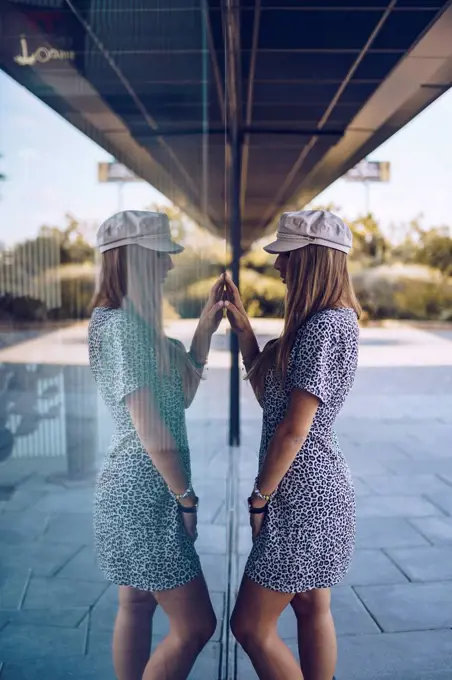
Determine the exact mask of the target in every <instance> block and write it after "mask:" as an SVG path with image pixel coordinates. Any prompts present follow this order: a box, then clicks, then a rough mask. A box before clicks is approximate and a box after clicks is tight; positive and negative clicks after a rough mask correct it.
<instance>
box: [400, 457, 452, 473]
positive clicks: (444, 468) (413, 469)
mask: <svg viewBox="0 0 452 680" xmlns="http://www.w3.org/2000/svg"><path fill="white" fill-rule="evenodd" d="M387 467H388V470H389V471H390V472H394V474H396V475H401V476H402V477H403V476H405V475H406V474H407V465H406V463H401V462H400V461H394V462H393V463H392V462H390V461H388V463H387ZM409 472H410V475H414V474H430V473H432V472H433V473H435V474H438V475H443V474H447V475H450V474H452V458H451V459H447V458H440V457H435V456H431V457H430V458H425V459H423V460H413V461H411V462H410V464H409Z"/></svg>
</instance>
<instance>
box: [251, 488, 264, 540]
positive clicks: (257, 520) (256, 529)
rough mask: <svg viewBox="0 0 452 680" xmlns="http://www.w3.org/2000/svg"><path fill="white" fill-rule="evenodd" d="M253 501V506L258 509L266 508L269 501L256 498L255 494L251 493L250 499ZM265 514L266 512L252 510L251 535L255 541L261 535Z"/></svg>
mask: <svg viewBox="0 0 452 680" xmlns="http://www.w3.org/2000/svg"><path fill="white" fill-rule="evenodd" d="M248 502H249V503H251V506H252V508H256V509H263V508H265V509H266V506H267V501H264V500H262V499H260V498H256V497H255V496H253V495H251V497H250V499H249V501H248ZM265 515H266V512H259V513H254V512H250V526H251V536H252V539H253V543H254V541H255V540H256V538H257V537H258V536H259V534H260V532H261V530H262V527H263V524H264V521H265Z"/></svg>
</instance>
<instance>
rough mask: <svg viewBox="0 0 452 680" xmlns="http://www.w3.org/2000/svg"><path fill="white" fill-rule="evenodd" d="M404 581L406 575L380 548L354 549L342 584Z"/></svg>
mask: <svg viewBox="0 0 452 680" xmlns="http://www.w3.org/2000/svg"><path fill="white" fill-rule="evenodd" d="M421 549H422V548H421ZM406 581H407V578H406V576H404V575H403V573H402V572H401V571H400V570H399V569H397V567H396V566H395V565H394V564H393V563H392V562H391V560H390V559H389V558H388V557H387V556H386V555H385V554H384V553H382V552H381V550H355V554H354V555H353V560H352V564H351V567H350V570H349V571H348V573H347V575H346V577H345V579H344V580H343V584H344V585H345V584H346V585H350V586H357V585H370V584H378V585H382V584H384V583H406Z"/></svg>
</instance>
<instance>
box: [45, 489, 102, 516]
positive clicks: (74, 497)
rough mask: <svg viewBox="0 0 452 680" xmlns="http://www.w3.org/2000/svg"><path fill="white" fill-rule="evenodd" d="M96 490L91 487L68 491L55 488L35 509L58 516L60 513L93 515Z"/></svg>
mask: <svg viewBox="0 0 452 680" xmlns="http://www.w3.org/2000/svg"><path fill="white" fill-rule="evenodd" d="M93 493H94V490H93V489H92V488H90V487H88V488H82V489H77V488H76V489H71V488H69V489H67V488H61V487H56V486H55V485H54V486H53V489H51V490H50V491H48V492H47V493H46V494H45V495H44V496H43V497H42V498H41V499H40V500H38V501H37V502H36V503H35V505H34V509H35V510H36V511H38V512H44V513H50V514H57V513H60V512H65V513H67V512H70V513H75V514H78V513H82V514H86V513H88V514H90V515H91V514H92V511H93V510H92V506H93Z"/></svg>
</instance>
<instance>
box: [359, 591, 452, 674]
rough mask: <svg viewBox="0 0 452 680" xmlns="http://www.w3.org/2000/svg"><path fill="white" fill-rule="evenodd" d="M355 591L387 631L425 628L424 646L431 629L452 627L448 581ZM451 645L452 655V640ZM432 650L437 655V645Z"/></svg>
mask: <svg viewBox="0 0 452 680" xmlns="http://www.w3.org/2000/svg"><path fill="white" fill-rule="evenodd" d="M355 590H356V593H357V594H358V596H359V597H360V599H361V600H362V601H363V602H364V604H365V606H366V607H367V609H368V610H369V611H370V612H371V614H372V616H373V617H374V618H375V620H376V621H377V622H378V624H379V625H380V626H381V627H382V629H383V630H384V631H385V632H397V631H414V630H419V631H423V634H424V635H425V636H426V638H425V640H424V642H423V643H422V644H423V645H424V648H425V647H426V645H427V643H428V637H429V636H428V630H429V629H430V630H431V629H435V628H437V629H443V628H451V627H452V588H451V584H450V583H448V582H444V583H408V584H403V585H393V586H361V587H358V588H355ZM450 644H451V654H452V640H451V642H450ZM426 651H427V650H426ZM430 653H431V654H432V658H434V648H433V647H432V648H431V650H430ZM414 667H415V665H414V664H413V668H414ZM439 668H440V667H439Z"/></svg>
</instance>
